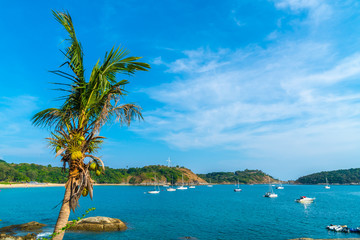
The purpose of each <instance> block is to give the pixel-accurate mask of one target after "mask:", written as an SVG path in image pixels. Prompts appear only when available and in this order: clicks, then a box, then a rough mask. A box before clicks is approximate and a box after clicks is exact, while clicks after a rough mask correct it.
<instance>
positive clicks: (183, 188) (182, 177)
mask: <svg viewBox="0 0 360 240" xmlns="http://www.w3.org/2000/svg"><path fill="white" fill-rule="evenodd" d="M181 179H182V185H181V186H180V187H178V188H176V189H178V190H186V189H188V188H187V187H185V186H184V174H181Z"/></svg>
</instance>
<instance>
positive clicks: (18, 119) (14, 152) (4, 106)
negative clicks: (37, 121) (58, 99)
mask: <svg viewBox="0 0 360 240" xmlns="http://www.w3.org/2000/svg"><path fill="white" fill-rule="evenodd" d="M37 103H38V99H37V98H36V97H33V96H16V97H1V98H0V106H1V107H0V156H2V159H4V160H7V161H8V160H9V161H12V162H16V161H19V159H20V158H21V159H22V160H24V159H26V160H33V161H36V160H38V159H37V158H38V157H39V156H40V155H43V154H44V155H45V156H48V155H49V151H48V150H47V149H46V143H45V140H44V137H45V136H46V135H45V134H42V131H41V130H39V129H36V128H35V127H34V126H32V124H31V120H30V119H31V117H32V114H34V111H36V110H37V109H38V105H37ZM41 136H42V137H41ZM34 158H35V159H34Z"/></svg>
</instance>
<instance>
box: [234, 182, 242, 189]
mask: <svg viewBox="0 0 360 240" xmlns="http://www.w3.org/2000/svg"><path fill="white" fill-rule="evenodd" d="M235 186H236V184H235ZM241 191H242V190H241V189H240V185H239V179H238V181H237V188H234V192H241Z"/></svg>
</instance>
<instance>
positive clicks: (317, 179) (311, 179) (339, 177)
mask: <svg viewBox="0 0 360 240" xmlns="http://www.w3.org/2000/svg"><path fill="white" fill-rule="evenodd" d="M326 178H327V179H328V182H329V183H330V184H334V183H335V184H350V183H360V168H351V169H346V170H344V169H341V170H336V171H328V172H319V173H313V174H310V175H306V176H303V177H300V178H299V179H297V180H296V182H297V183H301V184H319V183H326Z"/></svg>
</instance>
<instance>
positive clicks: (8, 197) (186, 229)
mask: <svg viewBox="0 0 360 240" xmlns="http://www.w3.org/2000/svg"><path fill="white" fill-rule="evenodd" d="M284 187H285V189H284V190H277V191H276V193H278V195H279V197H278V198H275V199H269V198H264V197H263V194H264V193H265V192H266V191H267V190H268V186H267V185H242V186H241V188H242V189H243V191H242V192H234V191H233V189H234V186H233V185H214V187H213V188H209V187H207V186H197V187H196V188H195V189H188V190H185V191H179V190H178V191H176V192H166V191H161V193H160V194H158V195H150V194H144V192H146V191H148V190H151V189H152V187H140V186H95V190H94V192H95V195H94V199H93V201H91V200H90V199H89V198H82V199H81V201H80V208H78V209H77V212H76V213H75V214H71V216H70V218H71V219H73V218H76V217H78V216H81V215H82V214H83V213H84V212H85V210H86V209H88V208H91V207H95V208H96V210H95V211H94V212H91V213H90V214H89V215H88V216H107V217H114V218H119V219H121V220H123V221H124V222H126V223H127V225H128V227H129V229H128V230H127V231H125V232H116V233H100V234H80V233H67V234H66V235H65V238H64V239H68V240H70V239H84V240H85V239H87V240H91V239H94V240H95V239H96V240H101V239H109V240H111V239H124V240H126V239H131V240H134V239H186V238H185V237H193V239H291V238H296V237H313V238H334V237H336V238H345V237H360V234H359V235H358V234H355V233H350V234H346V233H334V232H328V231H327V230H326V229H325V227H326V226H327V225H329V224H347V225H348V226H350V227H357V226H360V204H359V203H360V186H332V187H331V189H330V190H327V189H324V188H323V186H306V185H285V186H284ZM63 193H64V188H63V187H48V188H21V189H1V191H0V219H1V220H2V221H1V222H0V227H3V226H7V225H11V224H19V223H25V222H29V221H38V222H41V223H45V224H48V225H49V226H48V227H47V228H45V229H44V230H45V232H50V231H51V227H53V226H54V223H55V222H56V218H57V215H58V212H59V207H57V208H56V209H53V207H54V206H55V205H57V204H58V203H59V202H60V201H61V199H62V197H63ZM301 195H305V196H308V197H316V202H315V203H313V204H311V205H308V206H305V205H302V204H300V203H296V202H295V201H294V200H295V199H296V198H298V197H299V196H301Z"/></svg>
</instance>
